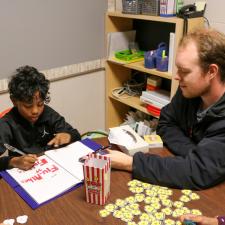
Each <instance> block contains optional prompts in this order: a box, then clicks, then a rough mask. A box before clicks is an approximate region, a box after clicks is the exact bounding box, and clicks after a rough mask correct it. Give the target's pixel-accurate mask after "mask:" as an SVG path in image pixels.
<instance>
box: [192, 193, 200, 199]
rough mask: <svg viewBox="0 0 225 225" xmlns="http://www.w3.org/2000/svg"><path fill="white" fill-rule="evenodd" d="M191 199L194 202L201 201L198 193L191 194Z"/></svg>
mask: <svg viewBox="0 0 225 225" xmlns="http://www.w3.org/2000/svg"><path fill="white" fill-rule="evenodd" d="M190 198H191V199H192V200H198V199H200V196H199V195H198V194H196V193H191V194H190Z"/></svg>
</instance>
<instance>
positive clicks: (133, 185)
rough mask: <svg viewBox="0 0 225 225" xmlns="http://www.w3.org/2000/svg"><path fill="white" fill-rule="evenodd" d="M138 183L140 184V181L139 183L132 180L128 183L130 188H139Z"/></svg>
mask: <svg viewBox="0 0 225 225" xmlns="http://www.w3.org/2000/svg"><path fill="white" fill-rule="evenodd" d="M138 182H140V181H138V180H131V181H129V182H128V183H127V185H128V186H130V187H135V186H137V184H138Z"/></svg>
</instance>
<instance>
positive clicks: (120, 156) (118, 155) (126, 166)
mask: <svg viewBox="0 0 225 225" xmlns="http://www.w3.org/2000/svg"><path fill="white" fill-rule="evenodd" d="M107 152H108V154H107V156H109V157H110V159H111V165H112V168H115V169H120V170H127V171H132V165H133V157H131V156H129V155H126V154H125V153H123V152H120V151H115V150H109V149H107Z"/></svg>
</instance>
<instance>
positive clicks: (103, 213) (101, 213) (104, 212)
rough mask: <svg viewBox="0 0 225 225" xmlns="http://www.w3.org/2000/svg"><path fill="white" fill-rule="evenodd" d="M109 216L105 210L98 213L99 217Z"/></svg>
mask: <svg viewBox="0 0 225 225" xmlns="http://www.w3.org/2000/svg"><path fill="white" fill-rule="evenodd" d="M109 214H110V212H109V211H108V210H106V209H102V210H100V211H99V215H100V216H101V217H107V216H108V215H109Z"/></svg>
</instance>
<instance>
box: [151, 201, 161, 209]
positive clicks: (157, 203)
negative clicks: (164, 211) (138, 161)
mask: <svg viewBox="0 0 225 225" xmlns="http://www.w3.org/2000/svg"><path fill="white" fill-rule="evenodd" d="M151 205H152V207H153V208H155V209H160V208H161V204H160V203H159V202H155V203H152V204H151Z"/></svg>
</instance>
